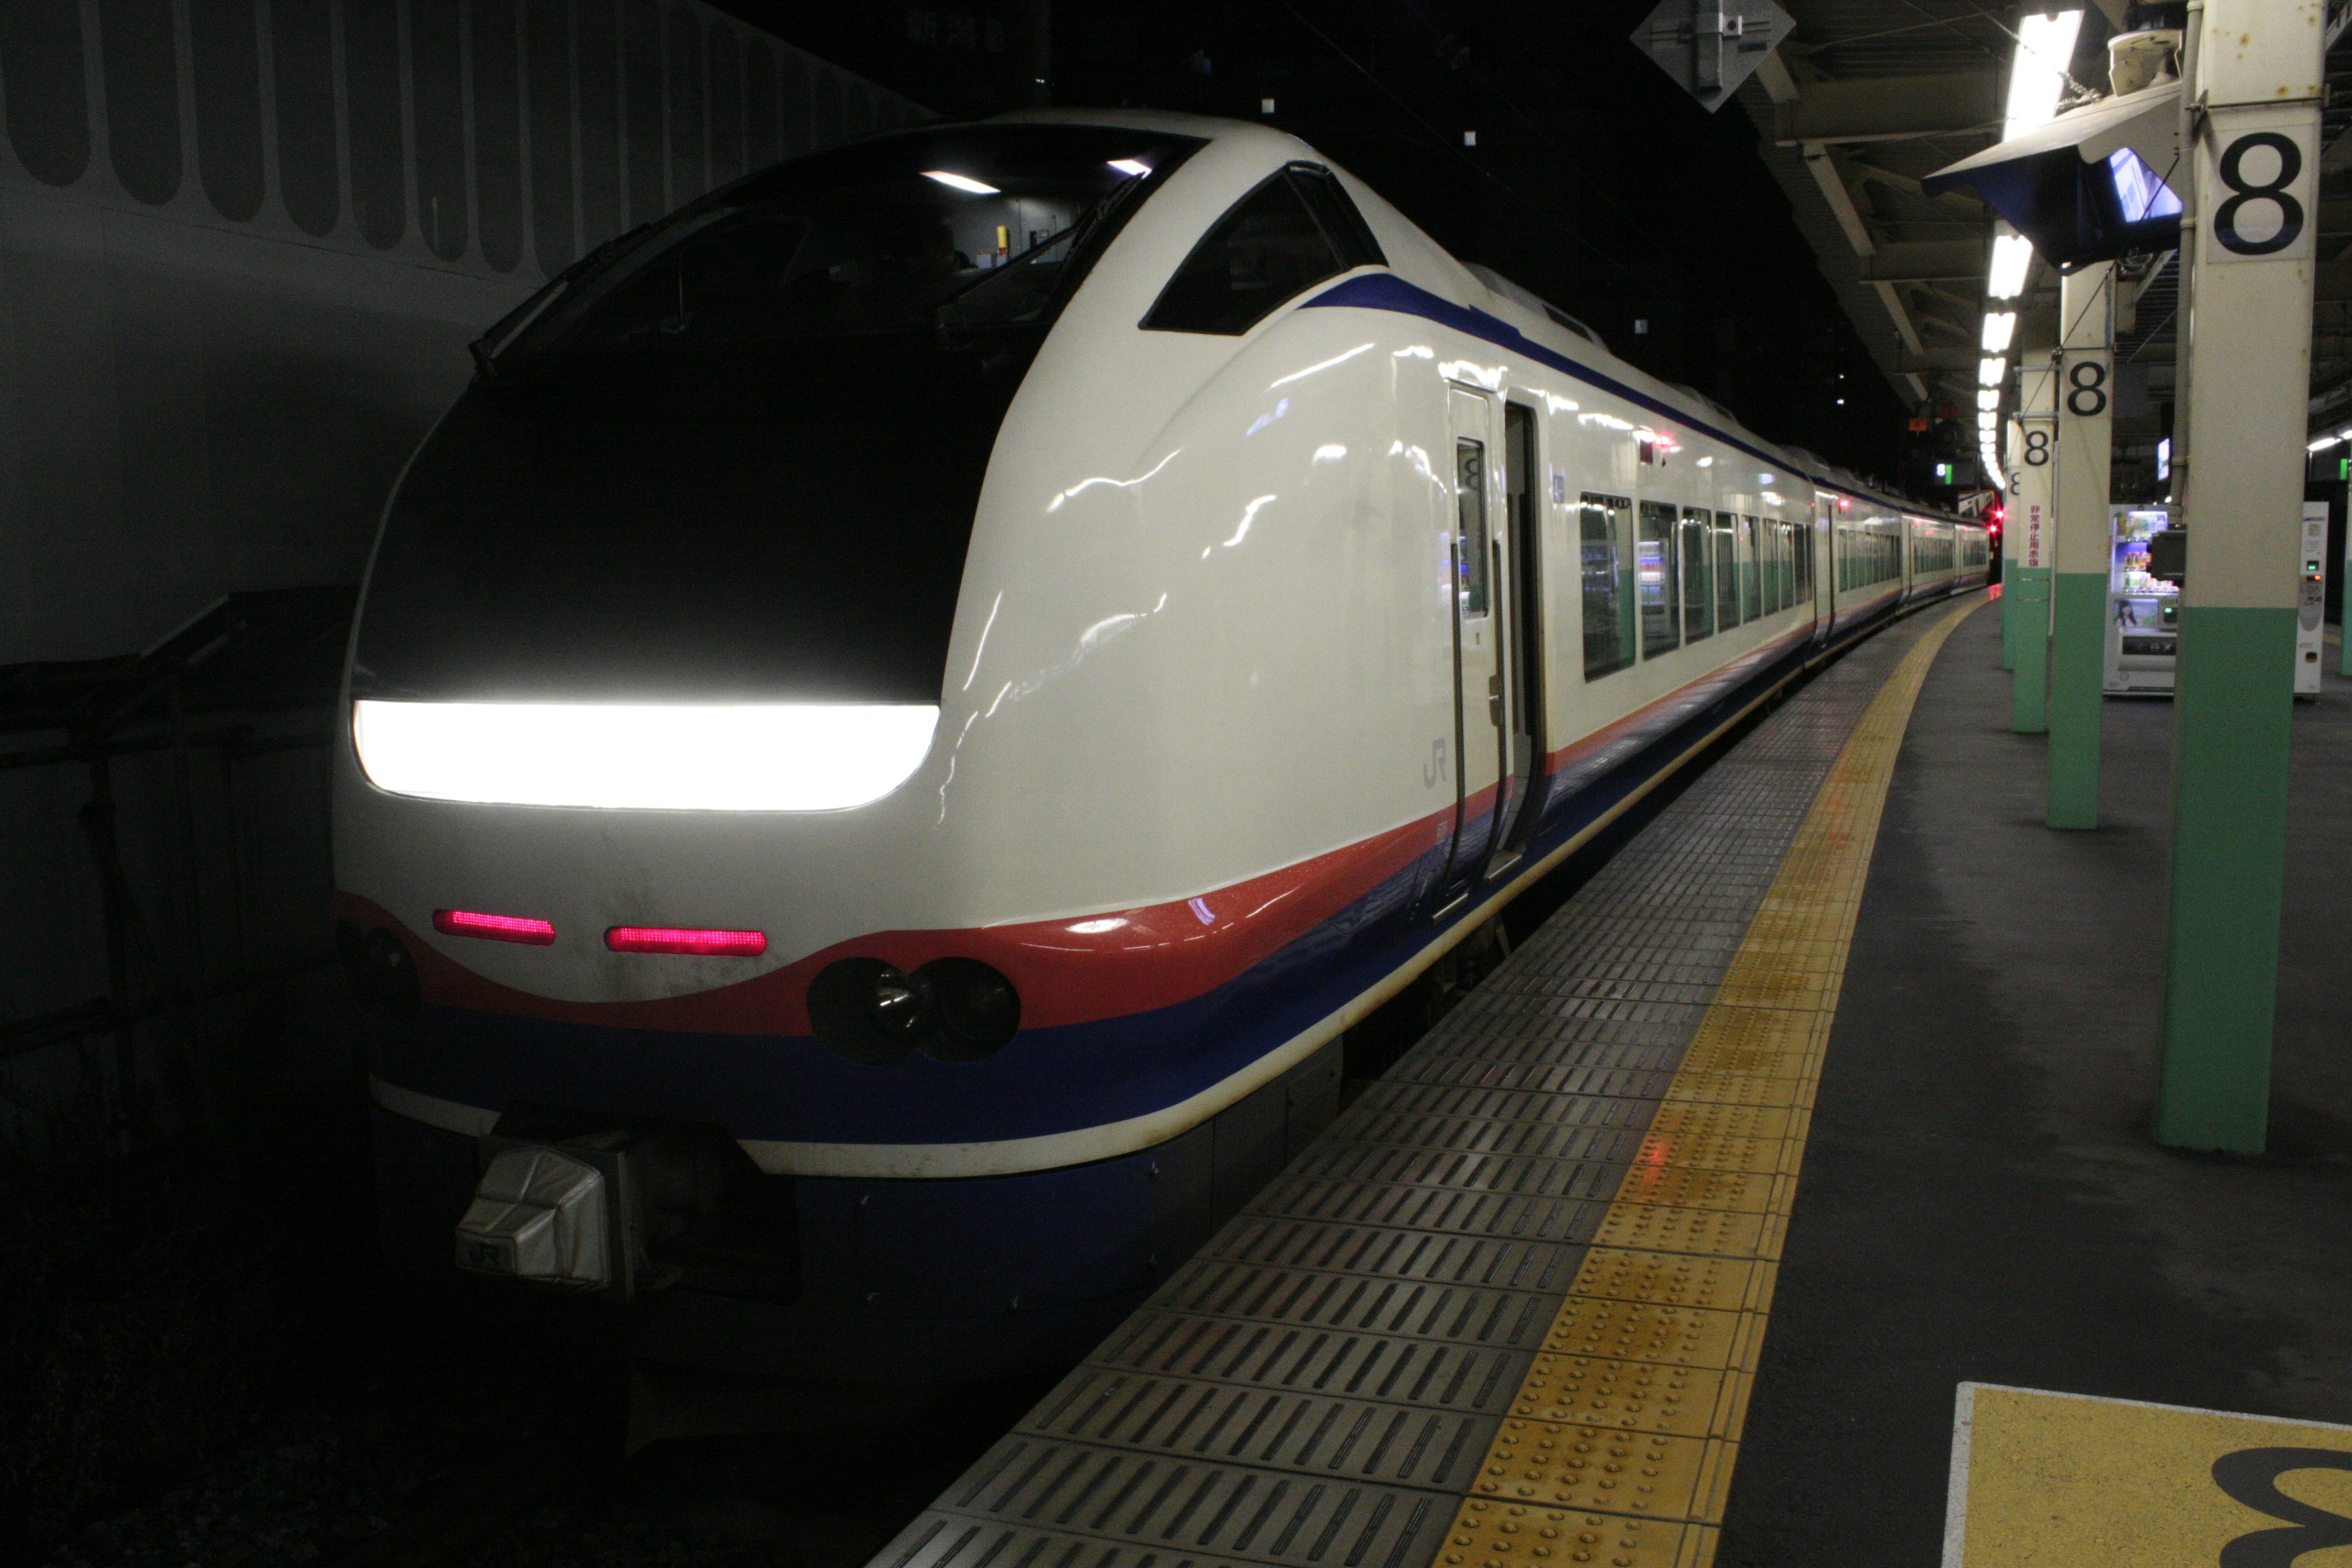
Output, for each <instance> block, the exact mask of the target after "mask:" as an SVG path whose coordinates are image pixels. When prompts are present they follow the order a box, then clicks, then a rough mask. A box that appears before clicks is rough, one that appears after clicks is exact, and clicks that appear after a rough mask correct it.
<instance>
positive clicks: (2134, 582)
mask: <svg viewBox="0 0 2352 1568" xmlns="http://www.w3.org/2000/svg"><path fill="white" fill-rule="evenodd" d="M2107 521H2108V527H2109V530H2110V534H2111V538H2112V541H2113V546H2114V548H2113V550H2112V552H2110V554H2109V556H2108V567H2107V676H2106V689H2107V692H2108V694H2109V695H2111V696H2119V697H2169V696H2171V695H2172V670H2173V662H2174V658H2175V656H2176V655H2177V654H2178V653H2179V645H2180V585H2179V584H2177V583H2168V582H2167V581H2165V580H2164V579H2163V578H2161V577H2154V576H2150V575H2149V574H2148V559H2147V548H2148V547H2147V542H2148V539H2149V537H2150V536H2151V535H2153V534H2157V533H2160V532H2162V531H2164V530H2165V529H2166V528H2167V527H2168V526H2169V524H2170V523H2171V521H2172V514H2171V512H2170V510H2168V509H2167V508H2164V507H2160V506H2117V507H2110V508H2108V509H2107Z"/></svg>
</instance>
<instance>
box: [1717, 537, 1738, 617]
mask: <svg viewBox="0 0 2352 1568" xmlns="http://www.w3.org/2000/svg"><path fill="white" fill-rule="evenodd" d="M1715 624H1716V625H1717V626H1721V627H1722V628H1723V629H1724V630H1725V631H1729V630H1730V629H1731V628H1732V627H1734V626H1738V624H1739V518H1738V514H1737V513H1735V512H1728V511H1719V512H1717V513H1716V514H1715Z"/></svg>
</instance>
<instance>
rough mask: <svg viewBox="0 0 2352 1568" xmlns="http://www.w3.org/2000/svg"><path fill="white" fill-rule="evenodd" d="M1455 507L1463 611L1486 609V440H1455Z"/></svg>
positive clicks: (1477, 612) (1480, 613)
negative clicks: (1458, 526) (1459, 549)
mask: <svg viewBox="0 0 2352 1568" xmlns="http://www.w3.org/2000/svg"><path fill="white" fill-rule="evenodd" d="M1454 518H1455V521H1457V522H1458V523H1459V525H1460V528H1459V538H1460V547H1461V558H1460V560H1459V561H1458V562H1457V563H1456V566H1457V568H1458V569H1459V571H1460V573H1461V576H1462V613H1463V614H1464V615H1465V616H1483V615H1485V614H1486V578H1487V571H1486V555H1487V548H1486V443H1485V442H1483V441H1456V442H1454Z"/></svg>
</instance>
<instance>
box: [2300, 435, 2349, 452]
mask: <svg viewBox="0 0 2352 1568" xmlns="http://www.w3.org/2000/svg"><path fill="white" fill-rule="evenodd" d="M2343 439H2344V437H2341V436H2322V437H2320V438H2319V439H2318V440H2316V441H2313V442H2310V443H2308V444H2307V445H2305V447H2304V448H2303V449H2304V450H2305V451H2306V452H2325V451H2326V450H2327V448H2328V447H2333V446H2335V445H2336V443H2337V442H2338V441H2341V440H2343Z"/></svg>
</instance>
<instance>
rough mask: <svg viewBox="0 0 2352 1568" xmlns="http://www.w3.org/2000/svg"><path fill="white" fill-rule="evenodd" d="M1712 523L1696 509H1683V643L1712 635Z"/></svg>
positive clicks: (1713, 628) (1704, 513) (1713, 614)
mask: <svg viewBox="0 0 2352 1568" xmlns="http://www.w3.org/2000/svg"><path fill="white" fill-rule="evenodd" d="M1713 521H1714V520H1713V519H1712V518H1710V517H1708V516H1707V514H1706V511H1705V510H1702V509H1700V508H1698V507H1695V506H1692V507H1685V508H1684V509H1683V641H1685V642H1686V643H1693V642H1696V641H1698V639H1699V638H1701V637H1711V636H1713V635H1714V633H1715V594H1714V583H1713V581H1712V578H1713V576H1714V574H1713V573H1712V572H1710V571H1709V570H1708V560H1707V558H1708V557H1709V555H1711V554H1712V553H1713V550H1712V547H1711V546H1710V544H1709V542H1708V540H1707V535H1708V534H1710V533H1712V532H1713V531H1714V529H1713V527H1712V526H1711V525H1712V523H1713Z"/></svg>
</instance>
